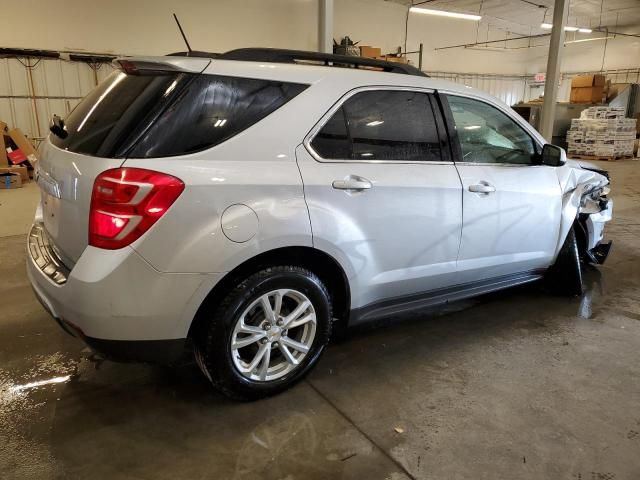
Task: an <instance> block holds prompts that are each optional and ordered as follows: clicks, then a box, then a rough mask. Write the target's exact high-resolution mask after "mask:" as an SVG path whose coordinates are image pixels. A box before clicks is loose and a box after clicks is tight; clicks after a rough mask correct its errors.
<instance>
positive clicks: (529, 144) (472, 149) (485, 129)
mask: <svg viewBox="0 0 640 480" xmlns="http://www.w3.org/2000/svg"><path fill="white" fill-rule="evenodd" d="M448 100H449V106H450V107H451V112H452V113H453V119H454V122H455V124H456V132H457V133H458V138H459V139H460V147H461V148H462V160H463V161H464V162H477V163H513V164H524V165H527V164H532V163H533V162H534V160H535V153H536V150H535V144H534V142H533V139H532V138H531V137H530V136H529V134H528V133H527V132H525V130H524V129H523V128H522V127H521V126H520V125H518V124H517V123H516V122H515V121H514V120H512V119H511V118H509V117H508V116H507V115H505V114H504V113H502V112H501V111H500V110H498V109H497V108H495V107H492V106H491V105H488V104H486V103H484V102H481V101H479V100H472V99H470V98H464V97H455V96H448Z"/></svg>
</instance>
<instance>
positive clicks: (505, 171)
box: [442, 94, 562, 284]
mask: <svg viewBox="0 0 640 480" xmlns="http://www.w3.org/2000/svg"><path fill="white" fill-rule="evenodd" d="M443 97H444V98H443V99H442V100H443V104H444V109H445V116H446V117H447V122H448V127H449V132H450V134H452V135H451V142H452V151H453V152H454V159H455V164H456V167H457V169H458V172H459V173H460V179H461V181H462V189H463V192H462V204H463V213H462V218H463V221H462V223H463V226H462V240H461V243H460V253H459V255H458V277H459V283H461V284H464V283H467V282H476V281H479V280H486V279H491V278H496V277H502V276H508V275H514V274H521V273H525V272H528V273H533V272H536V271H538V270H540V269H544V268H546V267H548V266H549V265H550V263H551V262H552V261H553V256H554V251H555V247H556V245H557V242H558V235H559V229H560V213H561V208H562V197H561V190H560V185H559V182H558V177H557V174H556V172H555V171H554V168H553V167H548V166H544V165H541V164H540V163H539V149H540V147H539V145H538V144H537V142H536V141H535V140H534V139H533V137H532V136H531V135H530V134H529V133H528V132H527V131H526V129H525V128H524V127H523V126H522V125H520V124H519V121H517V120H516V119H515V117H511V116H510V115H509V114H508V113H507V112H508V110H506V109H501V108H498V106H497V105H492V104H489V103H488V102H485V101H484V100H481V99H478V98H471V97H466V96H456V95H453V94H450V95H446V96H443ZM447 104H448V108H447Z"/></svg>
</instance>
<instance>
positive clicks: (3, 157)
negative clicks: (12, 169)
mask: <svg viewBox="0 0 640 480" xmlns="http://www.w3.org/2000/svg"><path fill="white" fill-rule="evenodd" d="M7 165H9V159H8V158H7V144H6V142H5V141H4V135H3V134H2V133H1V132H0V167H6V166H7Z"/></svg>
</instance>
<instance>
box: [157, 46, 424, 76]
mask: <svg viewBox="0 0 640 480" xmlns="http://www.w3.org/2000/svg"><path fill="white" fill-rule="evenodd" d="M170 55H172V56H174V55H179V56H186V57H208V58H215V59H218V60H238V61H244V62H272V63H301V62H302V63H304V62H317V63H322V64H323V65H327V66H335V67H344V68H362V69H367V70H372V69H378V70H382V71H384V72H389V73H402V74H405V75H415V76H420V77H428V76H429V75H427V74H426V73H424V72H422V71H421V70H419V69H417V68H416V67H414V66H413V65H407V64H404V63H396V62H387V61H385V60H377V59H374V58H364V57H355V56H350V55H335V54H331V53H320V52H307V51H304V50H287V49H280V48H238V49H236V50H230V51H228V52H225V53H207V52H196V51H193V52H190V53H189V52H178V53H172V54H170Z"/></svg>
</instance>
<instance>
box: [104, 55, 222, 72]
mask: <svg viewBox="0 0 640 480" xmlns="http://www.w3.org/2000/svg"><path fill="white" fill-rule="evenodd" d="M210 63H211V59H210V58H201V57H197V58H196V57H189V58H185V57H120V58H116V59H115V60H114V61H113V62H112V63H111V64H112V65H113V67H114V68H116V69H118V70H121V71H123V72H124V73H126V74H129V75H150V74H154V73H167V72H185V73H202V72H203V71H204V69H205V68H207V67H208V66H209V64H210Z"/></svg>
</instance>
